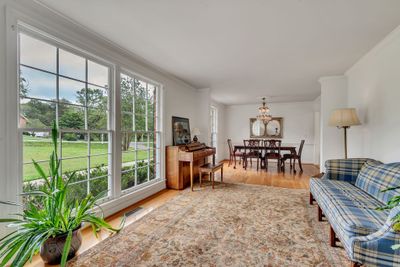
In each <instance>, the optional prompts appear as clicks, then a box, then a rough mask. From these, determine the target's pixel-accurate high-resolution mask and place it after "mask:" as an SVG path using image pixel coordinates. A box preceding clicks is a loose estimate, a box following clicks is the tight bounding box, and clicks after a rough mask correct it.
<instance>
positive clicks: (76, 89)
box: [59, 77, 86, 106]
mask: <svg viewBox="0 0 400 267" xmlns="http://www.w3.org/2000/svg"><path fill="white" fill-rule="evenodd" d="M59 88H60V89H59V90H60V91H59V94H60V95H59V98H60V101H61V102H64V103H68V104H76V105H82V106H84V105H85V104H86V100H85V99H86V89H85V83H83V82H77V81H75V80H71V79H67V78H63V77H60V79H59Z"/></svg>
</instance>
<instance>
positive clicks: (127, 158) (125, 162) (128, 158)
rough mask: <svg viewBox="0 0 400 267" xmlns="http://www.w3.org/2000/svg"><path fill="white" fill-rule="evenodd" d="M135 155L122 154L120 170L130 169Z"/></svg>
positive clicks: (129, 153)
mask: <svg viewBox="0 0 400 267" xmlns="http://www.w3.org/2000/svg"><path fill="white" fill-rule="evenodd" d="M135 161H136V153H135V152H131V151H129V152H122V166H121V167H122V169H123V170H127V169H131V168H132V167H133V166H134V165H135Z"/></svg>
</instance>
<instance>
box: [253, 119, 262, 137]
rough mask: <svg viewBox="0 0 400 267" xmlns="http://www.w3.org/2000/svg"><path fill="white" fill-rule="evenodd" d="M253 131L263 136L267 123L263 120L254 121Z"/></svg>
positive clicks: (255, 134) (254, 133)
mask: <svg viewBox="0 0 400 267" xmlns="http://www.w3.org/2000/svg"><path fill="white" fill-rule="evenodd" d="M251 130H252V133H253V135H254V136H260V137H261V136H263V135H264V133H265V125H264V123H263V122H262V121H259V120H255V121H253V124H252V127H251Z"/></svg>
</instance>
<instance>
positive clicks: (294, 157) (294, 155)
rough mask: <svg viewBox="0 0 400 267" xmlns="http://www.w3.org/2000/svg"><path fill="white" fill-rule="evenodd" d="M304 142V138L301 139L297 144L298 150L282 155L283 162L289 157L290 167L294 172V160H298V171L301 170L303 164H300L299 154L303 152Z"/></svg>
mask: <svg viewBox="0 0 400 267" xmlns="http://www.w3.org/2000/svg"><path fill="white" fill-rule="evenodd" d="M304 143H305V140H301V142H300V146H299V151H298V152H297V153H296V151H295V152H294V153H290V154H285V155H283V159H282V161H283V164H285V161H286V160H287V159H289V160H290V169H292V168H293V171H294V172H296V160H297V161H298V162H299V167H300V171H301V172H302V171H303V166H302V164H301V155H302V154H303V148H304ZM292 163H293V164H292Z"/></svg>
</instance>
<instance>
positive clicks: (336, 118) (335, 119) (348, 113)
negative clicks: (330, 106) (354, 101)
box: [329, 108, 361, 127]
mask: <svg viewBox="0 0 400 267" xmlns="http://www.w3.org/2000/svg"><path fill="white" fill-rule="evenodd" d="M360 124H361V122H360V120H359V119H358V116H357V112H356V109H355V108H342V109H336V110H334V111H333V113H332V115H331V118H330V120H329V125H331V126H336V127H349V126H353V125H360Z"/></svg>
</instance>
